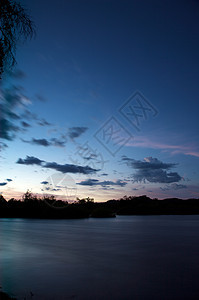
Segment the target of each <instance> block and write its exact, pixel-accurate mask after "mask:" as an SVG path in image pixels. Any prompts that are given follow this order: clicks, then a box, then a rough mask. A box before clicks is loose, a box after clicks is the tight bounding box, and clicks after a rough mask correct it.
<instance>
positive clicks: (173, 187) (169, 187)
mask: <svg viewBox="0 0 199 300" xmlns="http://www.w3.org/2000/svg"><path fill="white" fill-rule="evenodd" d="M186 188H187V186H186V185H185V184H177V183H172V184H167V185H165V186H164V187H161V188H160V189H161V190H162V191H169V190H181V189H186Z"/></svg>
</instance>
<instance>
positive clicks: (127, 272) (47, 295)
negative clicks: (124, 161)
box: [0, 216, 199, 300]
mask: <svg viewBox="0 0 199 300" xmlns="http://www.w3.org/2000/svg"><path fill="white" fill-rule="evenodd" d="M198 278H199V216H117V217H116V218H113V219H85V220H28V219H0V285H1V286H2V287H3V289H4V291H6V292H8V293H10V294H11V295H14V296H17V298H18V299H26V300H27V299H34V300H35V299H125V300H126V299H153V300H154V299H161V300H162V299H175V300H176V299H189V300H190V299H199V284H198ZM30 292H32V293H33V294H34V296H32V298H31V294H30Z"/></svg>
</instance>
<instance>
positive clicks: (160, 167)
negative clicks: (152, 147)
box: [122, 156, 182, 183]
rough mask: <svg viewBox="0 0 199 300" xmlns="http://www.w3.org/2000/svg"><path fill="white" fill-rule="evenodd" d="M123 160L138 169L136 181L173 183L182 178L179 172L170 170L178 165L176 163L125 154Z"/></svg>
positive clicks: (134, 177)
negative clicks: (133, 157)
mask: <svg viewBox="0 0 199 300" xmlns="http://www.w3.org/2000/svg"><path fill="white" fill-rule="evenodd" d="M122 161H124V162H125V163H126V164H127V165H128V166H130V167H131V168H133V169H135V170H136V172H135V173H134V175H133V181H134V182H145V181H146V180H147V181H149V182H152V183H173V182H179V181H180V180H181V179H182V177H181V176H180V175H179V174H178V173H177V172H168V170H170V169H171V168H173V167H175V166H176V165H177V164H174V163H163V162H161V161H160V160H158V159H157V158H153V157H146V158H144V161H141V160H135V159H132V158H128V157H126V156H123V158H122Z"/></svg>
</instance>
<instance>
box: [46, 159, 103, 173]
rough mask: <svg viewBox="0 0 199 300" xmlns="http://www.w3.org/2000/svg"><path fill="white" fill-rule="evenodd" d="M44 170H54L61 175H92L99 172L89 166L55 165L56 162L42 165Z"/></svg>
mask: <svg viewBox="0 0 199 300" xmlns="http://www.w3.org/2000/svg"><path fill="white" fill-rule="evenodd" d="M43 167H44V168H48V169H54V170H56V171H59V172H61V173H81V174H92V173H95V172H97V171H99V170H97V169H93V168H91V167H89V166H79V165H73V164H64V165H61V164H57V163H56V162H47V163H46V164H45V165H43Z"/></svg>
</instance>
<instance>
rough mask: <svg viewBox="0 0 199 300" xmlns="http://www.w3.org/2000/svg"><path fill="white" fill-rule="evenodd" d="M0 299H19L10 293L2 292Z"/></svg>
mask: <svg viewBox="0 0 199 300" xmlns="http://www.w3.org/2000/svg"><path fill="white" fill-rule="evenodd" d="M0 300H17V299H16V298H11V297H10V296H9V295H8V294H6V293H4V292H0Z"/></svg>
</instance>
